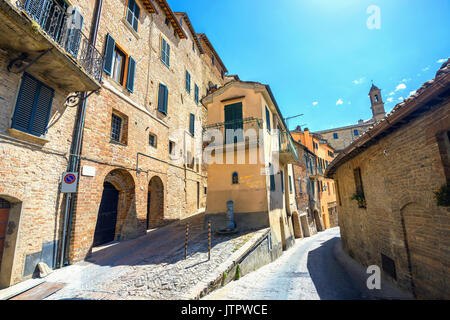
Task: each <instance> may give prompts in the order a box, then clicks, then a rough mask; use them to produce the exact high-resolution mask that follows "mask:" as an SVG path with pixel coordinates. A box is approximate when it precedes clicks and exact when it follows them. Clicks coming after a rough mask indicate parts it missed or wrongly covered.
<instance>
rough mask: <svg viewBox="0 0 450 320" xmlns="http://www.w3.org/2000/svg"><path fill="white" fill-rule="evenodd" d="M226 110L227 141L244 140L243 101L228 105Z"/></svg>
mask: <svg viewBox="0 0 450 320" xmlns="http://www.w3.org/2000/svg"><path fill="white" fill-rule="evenodd" d="M224 112H225V137H226V140H225V141H226V143H236V142H240V141H243V140H244V136H243V125H244V123H243V118H242V102H238V103H234V104H230V105H226V106H225V107H224Z"/></svg>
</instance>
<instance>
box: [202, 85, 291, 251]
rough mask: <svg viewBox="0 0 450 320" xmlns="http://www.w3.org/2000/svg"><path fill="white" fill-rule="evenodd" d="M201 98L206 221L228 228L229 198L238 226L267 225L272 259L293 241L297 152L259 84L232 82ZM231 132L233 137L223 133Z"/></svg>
mask: <svg viewBox="0 0 450 320" xmlns="http://www.w3.org/2000/svg"><path fill="white" fill-rule="evenodd" d="M202 102H203V104H204V105H206V106H207V108H208V121H207V123H206V124H205V126H204V129H205V133H204V134H205V138H204V140H205V155H207V156H208V158H207V159H205V161H206V163H207V170H208V197H207V203H206V216H205V219H207V220H211V222H212V225H213V228H214V229H215V230H218V231H221V230H227V229H228V228H229V227H228V213H229V210H230V209H229V207H228V202H229V201H232V203H233V215H234V221H235V224H236V225H235V227H236V229H237V230H240V231H244V230H252V229H253V230H254V229H259V228H266V227H270V228H271V242H270V246H271V251H272V253H273V256H272V257H273V258H276V257H278V256H279V255H280V254H281V253H282V250H286V249H287V248H289V247H290V246H292V244H293V243H294V230H293V220H292V218H291V217H292V216H293V215H296V216H298V210H297V206H296V203H295V193H294V186H293V181H294V180H293V170H292V163H294V162H295V161H296V159H297V154H296V150H295V148H294V147H293V144H292V140H291V137H290V134H289V132H288V131H287V127H286V125H285V123H284V120H283V117H282V115H281V112H280V109H279V107H278V105H277V102H276V100H275V98H274V96H273V94H272V91H271V89H270V87H269V86H268V85H263V84H261V83H258V82H248V81H239V80H232V81H230V82H227V83H226V84H225V85H224V86H222V87H219V88H218V89H217V90H215V91H214V92H212V93H211V94H209V95H208V96H206V97H205V98H204V99H203V100H202ZM276 130H278V131H276ZM230 131H231V134H233V135H234V134H235V135H236V137H231V136H228V137H227V135H229V134H230V133H229V132H230ZM230 137H231V138H230ZM230 231H231V230H230Z"/></svg>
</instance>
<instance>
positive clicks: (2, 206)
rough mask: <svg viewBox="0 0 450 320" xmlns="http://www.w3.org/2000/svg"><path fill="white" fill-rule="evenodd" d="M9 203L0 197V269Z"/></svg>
mask: <svg viewBox="0 0 450 320" xmlns="http://www.w3.org/2000/svg"><path fill="white" fill-rule="evenodd" d="M10 208H11V204H10V203H9V201H7V200H5V199H3V198H0V271H1V266H2V257H3V248H4V246H5V240H6V226H7V224H8V218H9V210H10Z"/></svg>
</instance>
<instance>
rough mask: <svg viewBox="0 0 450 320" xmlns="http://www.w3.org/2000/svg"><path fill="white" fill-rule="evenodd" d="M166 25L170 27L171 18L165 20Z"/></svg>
mask: <svg viewBox="0 0 450 320" xmlns="http://www.w3.org/2000/svg"><path fill="white" fill-rule="evenodd" d="M164 23H165V24H166V26H168V25H169V23H170V20H169V18H166V20H164Z"/></svg>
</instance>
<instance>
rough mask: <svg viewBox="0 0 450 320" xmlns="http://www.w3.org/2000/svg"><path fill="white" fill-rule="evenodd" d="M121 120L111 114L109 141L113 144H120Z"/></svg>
mask: <svg viewBox="0 0 450 320" xmlns="http://www.w3.org/2000/svg"><path fill="white" fill-rule="evenodd" d="M122 122H123V121H122V118H121V117H120V116H118V115H117V114H114V113H113V114H112V119H111V140H112V141H115V142H122V140H121V138H122V125H123V123H122Z"/></svg>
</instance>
